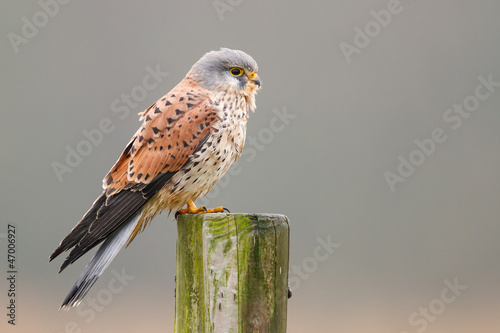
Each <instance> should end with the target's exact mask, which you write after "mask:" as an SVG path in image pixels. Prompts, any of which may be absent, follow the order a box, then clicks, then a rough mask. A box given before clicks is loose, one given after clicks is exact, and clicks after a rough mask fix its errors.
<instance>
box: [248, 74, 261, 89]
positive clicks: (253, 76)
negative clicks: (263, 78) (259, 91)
mask: <svg viewBox="0 0 500 333" xmlns="http://www.w3.org/2000/svg"><path fill="white" fill-rule="evenodd" d="M248 78H249V79H250V81H252V82H253V83H255V84H256V85H257V86H258V87H260V78H259V76H258V75H257V73H252V74H250V75H249V76H248Z"/></svg>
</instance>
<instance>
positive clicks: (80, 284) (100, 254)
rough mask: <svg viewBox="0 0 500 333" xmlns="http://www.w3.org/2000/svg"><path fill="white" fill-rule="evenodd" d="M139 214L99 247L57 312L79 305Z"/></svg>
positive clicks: (119, 247)
mask: <svg viewBox="0 0 500 333" xmlns="http://www.w3.org/2000/svg"><path fill="white" fill-rule="evenodd" d="M141 213H142V212H141V211H139V212H138V213H137V214H136V215H135V216H134V217H133V218H131V219H130V220H129V221H128V222H127V223H126V224H125V225H123V227H121V228H119V229H118V230H116V231H115V232H113V233H112V234H111V235H109V237H108V238H107V239H106V240H105V241H104V243H103V244H102V245H101V246H100V247H99V250H97V252H96V254H95V255H94V257H93V258H92V260H91V261H90V262H89V264H88V265H87V267H85V270H84V271H83V273H82V274H81V275H80V277H79V278H78V280H77V281H76V283H75V285H74V286H73V288H71V290H70V292H69V294H68V296H66V298H65V299H64V302H63V303H62V305H61V307H60V308H59V310H61V309H62V310H69V309H70V308H71V307H73V306H77V305H78V304H80V302H81V301H82V299H83V298H84V297H85V295H86V294H87V293H88V292H89V290H90V288H92V286H93V285H94V283H95V282H96V281H97V279H98V278H99V277H100V276H101V274H102V272H104V270H105V269H106V268H107V267H108V266H109V264H110V263H111V261H112V260H113V259H114V258H115V256H116V255H117V254H118V252H120V250H121V249H122V247H123V245H125V243H127V240H128V239H129V237H130V235H131V234H132V231H133V230H134V228H135V226H136V225H137V222H138V221H139V218H140V217H141Z"/></svg>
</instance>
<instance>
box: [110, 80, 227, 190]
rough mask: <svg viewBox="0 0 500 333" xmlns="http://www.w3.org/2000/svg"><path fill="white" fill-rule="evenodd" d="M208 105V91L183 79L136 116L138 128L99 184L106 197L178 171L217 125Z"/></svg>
mask: <svg viewBox="0 0 500 333" xmlns="http://www.w3.org/2000/svg"><path fill="white" fill-rule="evenodd" d="M210 104H211V101H210V99H209V97H208V91H206V90H205V89H203V88H201V87H200V86H199V85H198V84H196V82H195V81H194V80H191V79H189V78H185V79H184V80H183V81H181V82H180V83H179V84H178V85H177V86H176V87H175V88H174V89H172V90H171V91H170V92H169V93H168V94H167V95H165V96H163V97H162V98H161V99H159V100H158V101H157V102H156V103H154V104H153V105H151V106H150V107H149V108H148V109H146V110H145V111H144V112H142V113H140V115H141V118H140V120H143V124H142V126H141V127H140V128H139V130H138V131H137V132H136V133H135V135H134V136H133V138H132V140H131V141H130V143H129V144H128V145H127V148H125V150H124V151H123V153H122V155H121V156H120V158H119V159H118V161H117V162H116V164H115V165H114V166H113V168H111V170H110V172H109V173H108V175H106V177H105V178H104V180H103V187H104V189H105V190H106V194H107V195H108V196H109V195H112V194H115V193H117V192H119V191H121V190H122V189H135V190H140V189H142V187H143V186H140V184H143V185H144V186H145V185H146V184H149V183H150V182H151V181H152V180H153V179H155V178H156V177H157V176H158V175H159V174H163V173H166V172H173V171H177V170H179V169H180V168H181V167H182V166H183V165H184V164H185V163H186V162H187V161H188V159H189V157H190V156H191V155H192V154H193V153H194V152H195V150H197V149H199V147H200V145H201V144H203V142H204V140H206V139H207V137H208V135H209V134H210V128H211V126H212V124H213V123H215V122H216V121H218V117H217V114H216V111H214V110H213V109H212V108H211V107H210ZM138 185H139V186H138Z"/></svg>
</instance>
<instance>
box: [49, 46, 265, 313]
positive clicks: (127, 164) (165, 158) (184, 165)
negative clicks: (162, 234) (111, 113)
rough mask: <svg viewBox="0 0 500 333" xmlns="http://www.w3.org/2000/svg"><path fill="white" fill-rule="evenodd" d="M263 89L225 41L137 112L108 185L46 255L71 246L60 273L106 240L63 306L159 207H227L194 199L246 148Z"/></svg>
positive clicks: (72, 302)
mask: <svg viewBox="0 0 500 333" xmlns="http://www.w3.org/2000/svg"><path fill="white" fill-rule="evenodd" d="M259 89H260V79H259V77H258V75H257V63H256V62H255V60H254V59H253V58H252V57H250V56H249V55H248V54H246V53H245V52H243V51H239V50H230V49H226V48H222V49H220V50H219V51H211V52H208V53H207V54H205V55H204V56H203V57H202V58H201V59H200V60H198V62H196V63H195V64H194V65H193V67H192V68H191V70H190V71H189V72H188V73H187V75H186V77H185V78H184V79H183V80H182V81H181V82H180V83H179V84H178V85H177V86H175V87H174V88H173V89H172V90H171V91H170V92H169V93H167V94H166V95H164V96H163V97H162V98H160V99H159V100H158V101H157V102H156V103H154V104H153V105H151V106H150V107H149V108H147V109H146V110H145V111H143V112H141V113H139V115H141V117H140V120H141V121H143V123H142V126H141V127H140V128H139V130H138V131H137V132H136V133H135V135H134V136H133V137H132V140H130V142H129V143H128V145H127V146H126V148H125V150H124V151H123V152H122V154H121V156H120V157H119V159H118V161H117V162H116V164H115V165H114V166H113V167H112V168H111V170H110V171H109V173H108V174H107V175H106V177H105V178H104V180H103V188H104V192H103V193H102V194H101V195H100V196H99V197H98V198H97V199H96V201H95V202H94V204H93V205H92V207H91V208H90V209H89V210H88V212H87V213H86V214H85V215H84V216H83V218H82V219H81V220H80V222H78V224H77V225H76V226H75V227H74V228H73V229H72V230H71V232H70V233H69V234H68V235H67V236H66V237H65V238H64V239H63V240H62V241H61V243H60V244H59V246H58V247H57V249H55V251H54V252H53V253H52V254H51V256H50V258H49V261H52V260H53V259H54V258H56V257H57V256H58V255H59V254H61V253H62V252H64V251H67V250H69V249H71V248H72V250H71V252H70V253H69V255H68V257H67V258H66V260H65V261H64V263H63V264H62V266H61V269H60V271H59V272H61V271H63V270H64V269H65V268H66V267H67V266H68V265H70V264H72V263H73V262H75V261H76V260H77V259H78V258H80V257H81V256H82V255H84V254H85V253H86V252H88V251H89V250H90V249H92V248H93V247H95V246H97V245H99V244H101V246H100V248H99V249H98V250H97V252H96V253H95V255H94V257H93V258H92V259H91V261H90V263H89V264H88V265H87V267H86V268H85V270H84V271H83V273H82V274H81V276H80V278H79V279H78V280H77V282H76V283H75V285H74V286H73V288H72V289H71V291H70V292H69V294H68V296H67V297H66V299H65V300H64V302H63V304H62V305H61V308H62V309H68V308H70V307H72V306H77V305H78V304H79V303H80V302H81V300H82V299H83V297H84V296H85V295H86V294H87V292H88V291H89V289H90V288H91V287H92V286H93V285H94V283H95V282H96V280H97V279H98V278H99V276H100V275H101V274H102V272H103V271H104V270H105V269H106V267H108V265H109V264H110V262H111V261H112V260H113V258H114V257H115V256H116V255H117V253H118V252H119V251H120V249H121V248H122V247H123V246H124V245H125V244H127V246H128V244H130V242H132V240H133V239H134V238H135V236H136V235H137V234H138V233H139V232H141V231H142V230H143V229H144V228H145V227H146V226H147V225H148V224H149V223H150V221H151V220H152V219H153V217H155V216H156V215H157V214H158V213H160V212H162V211H164V210H167V211H168V212H169V213H170V212H172V211H177V213H180V214H187V213H191V214H193V213H214V212H222V211H223V208H222V207H217V208H214V209H206V208H205V207H199V208H198V207H196V206H195V204H194V201H195V200H196V198H198V197H199V196H202V195H205V194H207V193H208V191H210V189H211V188H212V187H213V186H214V185H215V184H216V183H217V181H218V180H219V179H220V178H221V177H222V176H223V175H224V173H225V172H226V171H227V170H228V169H229V167H230V166H231V164H232V163H233V162H234V161H235V160H236V159H237V158H238V157H239V156H240V155H241V152H242V149H243V145H244V143H245V136H246V123H247V120H248V115H249V111H254V110H255V95H256V92H257V90H259ZM185 204H187V207H186V208H184V209H181V208H182V207H183V206H184V205H185Z"/></svg>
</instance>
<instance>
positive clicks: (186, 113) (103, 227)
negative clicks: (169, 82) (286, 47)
mask: <svg viewBox="0 0 500 333" xmlns="http://www.w3.org/2000/svg"><path fill="white" fill-rule="evenodd" d="M193 87H194V88H193ZM209 105H210V100H209V97H208V95H207V92H206V91H204V90H203V89H201V88H198V86H195V85H193V82H190V81H189V80H184V81H182V82H181V83H179V85H177V86H176V87H175V88H174V89H173V90H172V91H171V92H170V93H168V94H167V95H165V96H164V97H163V98H161V99H160V100H158V101H157V102H156V103H154V104H153V105H151V106H150V107H149V108H148V109H147V110H145V111H144V112H143V113H142V116H141V120H143V124H142V126H141V127H140V128H139V130H138V131H137V133H136V134H135V135H134V137H133V138H132V140H131V141H130V142H129V144H128V145H127V147H126V148H125V150H124V151H123V153H122V155H121V156H120V158H119V159H118V161H117V162H116V164H115V165H114V166H113V168H112V169H111V171H110V172H109V173H108V175H107V176H106V177H105V178H104V181H103V187H104V189H105V192H104V193H103V194H102V195H101V196H100V197H99V198H98V199H97V200H96V201H95V202H94V204H93V205H92V207H91V208H90V210H89V211H88V212H87V214H85V216H84V217H83V218H82V220H81V221H80V222H79V223H78V224H77V225H76V226H75V227H74V228H73V230H72V231H71V232H70V233H69V234H68V235H67V236H66V237H65V238H64V239H63V240H62V241H61V243H60V244H59V247H58V248H57V249H56V250H55V251H54V252H53V253H52V255H51V256H50V260H52V259H54V258H55V257H57V256H58V255H59V254H60V253H62V252H64V251H67V250H69V249H70V248H73V247H74V248H73V250H72V251H71V253H70V254H69V256H68V257H67V258H66V260H65V261H64V263H63V265H62V266H61V271H62V270H63V269H64V268H65V267H67V266H68V265H69V264H71V263H73V262H74V261H75V260H77V259H78V258H80V257H81V256H82V255H83V254H85V253H86V252H87V251H89V250H90V249H92V248H93V247H95V246H96V245H98V244H99V243H101V242H102V241H103V240H104V239H106V238H107V237H108V236H109V235H110V234H111V233H113V232H114V231H116V230H117V229H119V228H121V227H122V226H123V225H124V224H125V223H126V222H127V221H129V220H130V219H131V218H133V217H134V216H135V214H137V213H138V212H139V211H140V209H141V208H142V207H143V206H144V205H145V204H146V202H147V201H148V200H149V199H150V198H152V197H153V196H154V195H155V194H156V193H157V192H158V191H159V190H160V189H161V188H162V187H163V186H164V184H165V183H166V182H167V181H168V180H169V179H170V178H171V177H172V176H173V175H174V174H175V172H176V171H177V170H179V169H180V168H181V167H182V166H183V165H184V164H185V163H186V162H187V161H188V159H189V157H190V156H191V155H192V154H193V153H194V152H196V151H197V150H198V149H200V148H201V146H202V145H203V143H204V142H205V141H206V140H207V138H208V136H209V135H210V130H211V128H212V125H213V124H214V122H216V121H217V120H218V117H217V114H216V112H215V111H214V110H213V109H211V108H210V106H209ZM143 227H144V226H143V225H140V224H138V225H137V227H136V229H137V230H134V233H133V235H132V237H131V239H133V237H135V235H136V234H137V232H138V231H139V230H140V229H141V228H143Z"/></svg>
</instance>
